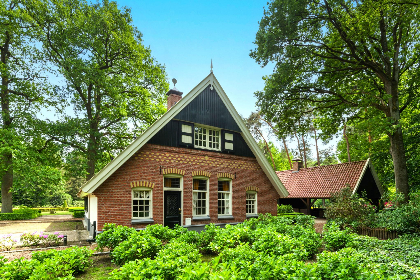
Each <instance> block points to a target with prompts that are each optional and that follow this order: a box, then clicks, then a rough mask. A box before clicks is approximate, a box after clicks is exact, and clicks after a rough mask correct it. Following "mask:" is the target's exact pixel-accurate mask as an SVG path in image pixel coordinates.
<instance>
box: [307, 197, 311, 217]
mask: <svg viewBox="0 0 420 280" xmlns="http://www.w3.org/2000/svg"><path fill="white" fill-rule="evenodd" d="M306 211H307V212H308V213H307V215H311V199H310V198H306Z"/></svg>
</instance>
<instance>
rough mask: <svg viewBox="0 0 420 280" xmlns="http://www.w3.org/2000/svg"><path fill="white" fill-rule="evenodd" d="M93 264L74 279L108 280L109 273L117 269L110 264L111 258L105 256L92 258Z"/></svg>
mask: <svg viewBox="0 0 420 280" xmlns="http://www.w3.org/2000/svg"><path fill="white" fill-rule="evenodd" d="M92 260H93V264H92V266H91V267H89V268H88V269H87V270H86V271H85V272H84V273H82V274H79V275H77V276H76V279H92V280H94V279H95V280H96V279H108V278H109V273H110V272H111V271H113V270H114V269H117V268H119V266H117V265H115V264H114V263H112V262H111V257H110V255H109V254H107V255H98V256H92Z"/></svg>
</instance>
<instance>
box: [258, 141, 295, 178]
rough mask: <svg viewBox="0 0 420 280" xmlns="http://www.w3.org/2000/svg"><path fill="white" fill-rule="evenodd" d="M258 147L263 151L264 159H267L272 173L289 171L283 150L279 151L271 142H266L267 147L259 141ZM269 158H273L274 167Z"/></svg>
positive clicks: (286, 157)
mask: <svg viewBox="0 0 420 280" xmlns="http://www.w3.org/2000/svg"><path fill="white" fill-rule="evenodd" d="M258 146H259V147H260V148H261V150H262V151H263V153H264V155H265V157H266V158H267V160H268V162H269V163H270V165H271V167H272V168H273V170H274V171H282V170H290V169H291V168H290V164H289V160H288V156H287V154H286V151H285V150H279V149H278V148H277V147H276V146H275V145H274V144H273V143H272V142H271V141H270V142H268V145H266V144H265V143H263V142H262V141H259V142H258ZM267 147H268V148H269V149H270V152H269V151H268V150H267ZM271 157H272V158H273V161H274V165H273V161H272V160H271Z"/></svg>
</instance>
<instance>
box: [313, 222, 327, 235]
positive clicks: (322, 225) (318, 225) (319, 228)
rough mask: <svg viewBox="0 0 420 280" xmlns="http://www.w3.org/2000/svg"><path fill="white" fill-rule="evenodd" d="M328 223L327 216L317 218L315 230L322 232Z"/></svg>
mask: <svg viewBox="0 0 420 280" xmlns="http://www.w3.org/2000/svg"><path fill="white" fill-rule="evenodd" d="M326 223H327V219H325V218H316V219H315V231H316V232H317V233H322V230H323V228H324V225H325V224H326Z"/></svg>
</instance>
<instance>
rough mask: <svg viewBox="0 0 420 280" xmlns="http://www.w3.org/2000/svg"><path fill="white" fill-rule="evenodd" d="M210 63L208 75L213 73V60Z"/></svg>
mask: <svg viewBox="0 0 420 280" xmlns="http://www.w3.org/2000/svg"><path fill="white" fill-rule="evenodd" d="M210 61H211V62H210V73H213V59H211V60H210Z"/></svg>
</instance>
